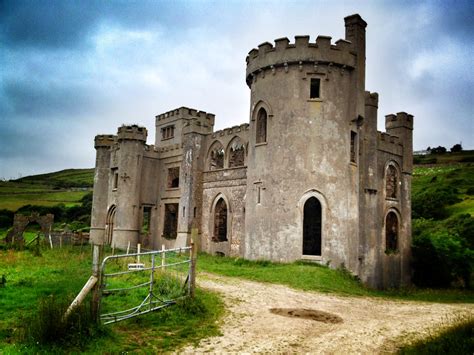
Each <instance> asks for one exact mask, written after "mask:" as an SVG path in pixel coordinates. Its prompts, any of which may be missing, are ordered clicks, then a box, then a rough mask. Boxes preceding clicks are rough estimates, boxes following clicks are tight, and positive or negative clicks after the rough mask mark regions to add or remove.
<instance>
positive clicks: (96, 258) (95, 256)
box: [91, 244, 104, 322]
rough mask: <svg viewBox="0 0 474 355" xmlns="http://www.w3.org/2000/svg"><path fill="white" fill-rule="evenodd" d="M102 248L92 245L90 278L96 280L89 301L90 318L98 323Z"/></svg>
mask: <svg viewBox="0 0 474 355" xmlns="http://www.w3.org/2000/svg"><path fill="white" fill-rule="evenodd" d="M103 250H104V247H103V246H102V245H97V244H94V245H93V251H92V276H95V277H96V278H97V282H96V283H95V285H94V287H93V289H92V300H91V303H92V304H91V311H92V318H93V319H94V320H95V321H96V322H99V321H100V317H99V315H100V314H99V311H100V310H99V308H100V296H101V295H100V293H101V290H100V289H101V287H102V272H101V271H102V270H100V267H101V262H102V253H103Z"/></svg>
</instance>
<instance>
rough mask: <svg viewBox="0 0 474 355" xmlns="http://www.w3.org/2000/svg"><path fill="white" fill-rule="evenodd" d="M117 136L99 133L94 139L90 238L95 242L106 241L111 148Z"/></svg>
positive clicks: (101, 242)
mask: <svg viewBox="0 0 474 355" xmlns="http://www.w3.org/2000/svg"><path fill="white" fill-rule="evenodd" d="M116 142H117V136H113V135H110V134H109V135H98V136H96V137H95V139H94V147H95V149H96V160H95V174H94V192H93V202H92V212H91V229H90V239H91V242H92V243H94V244H103V243H104V241H105V234H104V232H105V223H106V215H107V200H108V190H109V171H110V148H111V147H112V146H113V145H114V144H116Z"/></svg>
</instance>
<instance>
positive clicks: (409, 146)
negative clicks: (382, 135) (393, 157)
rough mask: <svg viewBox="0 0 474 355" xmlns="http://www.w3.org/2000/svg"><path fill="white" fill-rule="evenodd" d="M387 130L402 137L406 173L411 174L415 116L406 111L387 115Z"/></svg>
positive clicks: (404, 170) (403, 168)
mask: <svg viewBox="0 0 474 355" xmlns="http://www.w3.org/2000/svg"><path fill="white" fill-rule="evenodd" d="M385 130H386V131H387V133H388V134H390V135H392V136H396V137H399V138H400V143H401V144H402V146H403V167H402V170H403V172H404V173H409V174H411V172H412V169H413V116H412V115H409V114H407V113H406V112H398V113H397V114H396V115H394V114H390V115H386V116H385Z"/></svg>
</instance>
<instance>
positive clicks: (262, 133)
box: [255, 108, 267, 144]
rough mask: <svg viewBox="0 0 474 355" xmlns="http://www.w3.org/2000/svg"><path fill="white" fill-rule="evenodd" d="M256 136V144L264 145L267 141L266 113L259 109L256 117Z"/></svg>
mask: <svg viewBox="0 0 474 355" xmlns="http://www.w3.org/2000/svg"><path fill="white" fill-rule="evenodd" d="M256 134H257V136H256V140H255V141H256V143H257V144H258V143H265V142H266V141H267V111H265V109H264V108H261V109H260V110H259V111H258V115H257V133H256Z"/></svg>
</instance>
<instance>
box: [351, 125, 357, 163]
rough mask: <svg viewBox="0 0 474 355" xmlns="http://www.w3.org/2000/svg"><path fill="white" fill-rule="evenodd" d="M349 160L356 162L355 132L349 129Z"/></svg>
mask: <svg viewBox="0 0 474 355" xmlns="http://www.w3.org/2000/svg"><path fill="white" fill-rule="evenodd" d="M351 162H352V163H356V162H357V133H355V132H354V131H351Z"/></svg>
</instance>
